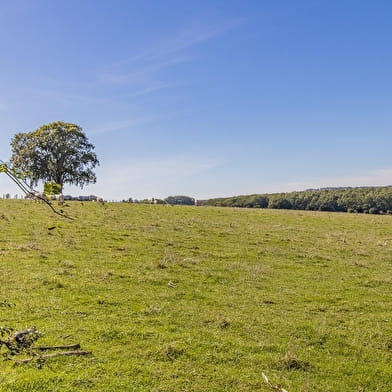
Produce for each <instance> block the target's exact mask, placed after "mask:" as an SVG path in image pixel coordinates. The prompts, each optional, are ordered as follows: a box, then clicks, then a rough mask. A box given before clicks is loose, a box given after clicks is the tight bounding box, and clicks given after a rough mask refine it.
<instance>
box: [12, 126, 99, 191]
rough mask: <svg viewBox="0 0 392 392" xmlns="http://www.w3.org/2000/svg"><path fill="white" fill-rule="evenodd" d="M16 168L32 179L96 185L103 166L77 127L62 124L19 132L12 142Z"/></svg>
mask: <svg viewBox="0 0 392 392" xmlns="http://www.w3.org/2000/svg"><path fill="white" fill-rule="evenodd" d="M11 147H12V156H11V159H10V162H11V165H12V168H13V169H14V170H15V171H17V172H19V173H20V175H21V176H23V177H24V178H25V179H27V180H29V181H30V183H31V185H33V184H35V185H37V183H38V182H39V181H41V180H42V181H44V182H54V183H56V184H59V185H60V187H61V190H62V188H63V185H64V184H65V183H68V184H72V185H78V186H80V187H83V186H84V185H87V184H90V183H95V182H96V175H95V173H94V172H93V169H94V168H95V167H96V166H97V165H99V161H98V159H97V156H96V154H95V152H94V146H93V144H91V143H90V142H89V140H88V138H87V136H86V135H85V134H84V132H83V130H82V128H81V127H80V126H78V125H76V124H72V123H65V122H61V121H57V122H53V123H50V124H46V125H43V126H41V127H40V128H39V129H37V130H36V131H33V132H27V133H17V134H16V135H15V136H14V138H13V139H12V141H11Z"/></svg>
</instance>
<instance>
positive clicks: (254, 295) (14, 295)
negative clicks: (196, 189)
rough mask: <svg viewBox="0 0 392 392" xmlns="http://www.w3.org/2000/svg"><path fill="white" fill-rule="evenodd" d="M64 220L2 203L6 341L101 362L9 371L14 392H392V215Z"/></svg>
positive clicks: (129, 208)
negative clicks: (28, 340) (17, 334)
mask: <svg viewBox="0 0 392 392" xmlns="http://www.w3.org/2000/svg"><path fill="white" fill-rule="evenodd" d="M64 210H65V212H67V213H68V214H70V215H71V216H73V217H74V218H75V219H74V220H73V221H68V220H66V219H63V218H61V217H58V216H56V215H54V214H52V213H51V211H50V210H49V208H47V207H46V206H44V205H42V204H38V203H34V202H28V201H18V200H0V225H1V231H0V260H1V264H0V273H1V275H0V326H2V327H6V328H12V329H13V330H15V331H17V330H23V329H26V328H29V327H32V326H35V327H36V328H37V329H38V330H39V331H40V332H41V333H42V334H43V336H42V337H41V338H40V339H39V341H38V342H37V343H36V345H64V344H72V343H80V344H81V346H82V348H83V349H85V350H91V351H92V355H89V356H80V357H79V356H69V357H58V358H53V359H49V360H47V361H46V362H44V363H42V361H40V360H39V359H38V360H37V361H33V362H31V363H29V364H22V365H18V366H15V361H16V360H19V359H21V358H27V357H29V356H30V355H31V353H28V352H27V353H21V354H18V355H15V356H13V357H10V356H7V357H5V359H4V361H2V362H1V372H0V391H1V392H3V391H4V392H22V391H23V392H33V391H34V392H44V391H90V392H92V391H97V392H98V391H99V392H102V391H107V392H109V391H146V392H147V391H149V392H150V391H154V392H158V391H161V392H163V391H165V392H182V391H189V392H190V391H209V392H212V391H269V390H272V389H271V388H269V387H268V385H266V383H265V382H264V380H263V378H262V376H261V373H262V372H264V373H265V374H266V375H267V376H268V377H269V379H270V381H271V382H272V383H273V384H275V385H276V384H278V385H280V386H281V387H283V388H285V389H286V390H287V391H288V392H316V391H318V392H327V391H330V392H339V391H342V392H349V391H352V392H361V391H362V392H376V391H378V392H381V391H383V392H390V391H391V390H392V365H391V363H392V307H391V297H392V216H386V215H384V216H381V215H365V214H361V215H359V214H344V213H321V212H304V211H284V210H262V209H231V208H214V207H199V208H197V207H180V206H175V207H170V206H158V205H137V204H126V203H116V204H111V203H109V204H106V205H104V206H101V205H98V204H97V203H84V204H83V203H79V202H70V203H69V205H68V206H66V207H64ZM49 229H51V230H49ZM1 353H3V354H6V353H7V349H6V347H5V346H3V347H2V348H1Z"/></svg>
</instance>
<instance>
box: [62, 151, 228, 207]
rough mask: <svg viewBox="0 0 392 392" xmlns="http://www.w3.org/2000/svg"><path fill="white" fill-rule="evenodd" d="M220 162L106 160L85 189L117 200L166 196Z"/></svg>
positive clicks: (206, 159)
mask: <svg viewBox="0 0 392 392" xmlns="http://www.w3.org/2000/svg"><path fill="white" fill-rule="evenodd" d="M219 165H220V162H219V161H218V160H217V159H211V158H209V157H203V156H183V155H179V156H170V157H160V158H156V159H148V160H147V159H144V160H127V161H121V162H107V163H105V164H102V165H101V167H100V168H99V169H98V170H97V177H98V182H97V184H95V185H90V186H89V187H88V191H87V190H86V192H88V193H95V194H99V195H102V196H103V197H105V198H107V199H114V200H121V199H123V198H127V197H129V196H132V197H137V198H144V197H148V196H154V197H165V196H168V193H170V192H172V191H175V190H176V189H184V188H185V186H186V185H185V184H186V183H189V182H191V181H192V178H193V177H194V176H197V175H199V174H201V173H205V172H208V171H209V170H211V169H213V168H216V167H217V166H219ZM65 192H71V193H77V192H80V191H79V190H77V188H69V187H68V188H67V187H66V190H65ZM86 192H85V193H86Z"/></svg>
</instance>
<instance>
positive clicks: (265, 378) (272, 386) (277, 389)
mask: <svg viewBox="0 0 392 392" xmlns="http://www.w3.org/2000/svg"><path fill="white" fill-rule="evenodd" d="M261 375H262V376H263V379H264V381H265V382H266V384H267V385H268V386H269V387H270V388H271V389H274V390H275V391H279V392H287V390H286V389H284V388H281V387H279V386H278V385H274V384H271V382H270V381H269V380H268V377H267V376H266V375H265V374H264V373H263V372H262V373H261Z"/></svg>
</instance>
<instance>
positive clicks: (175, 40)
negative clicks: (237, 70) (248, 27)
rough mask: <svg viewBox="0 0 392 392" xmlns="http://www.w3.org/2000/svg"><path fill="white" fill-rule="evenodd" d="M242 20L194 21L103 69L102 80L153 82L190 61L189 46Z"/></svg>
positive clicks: (217, 34) (238, 23)
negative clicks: (110, 67)
mask: <svg viewBox="0 0 392 392" xmlns="http://www.w3.org/2000/svg"><path fill="white" fill-rule="evenodd" d="M241 23H242V21H241V20H239V19H238V20H230V21H221V22H219V23H215V24H211V25H208V26H207V25H193V26H188V27H187V28H186V29H182V30H180V31H177V32H175V33H174V34H173V35H171V36H166V37H164V38H162V39H159V40H158V41H157V42H155V43H153V44H151V45H147V47H146V48H145V49H143V50H142V51H140V52H139V53H138V54H136V55H134V56H130V57H128V58H125V59H123V60H121V61H119V62H118V63H116V64H114V65H113V66H112V70H110V71H108V72H105V73H101V74H100V75H99V76H98V81H99V82H101V83H112V84H119V83H120V84H125V83H128V84H141V83H149V82H151V79H152V78H153V77H154V76H156V75H157V73H158V72H159V71H161V70H163V69H165V68H169V67H173V66H176V65H178V64H181V63H185V62H189V61H191V60H192V56H191V55H190V54H189V49H191V48H193V47H195V46H197V45H201V44H202V43H204V42H207V41H209V40H212V39H214V38H216V37H218V36H220V35H223V34H225V33H227V32H228V31H230V30H232V29H234V28H235V27H237V26H239V25H240V24H241Z"/></svg>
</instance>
